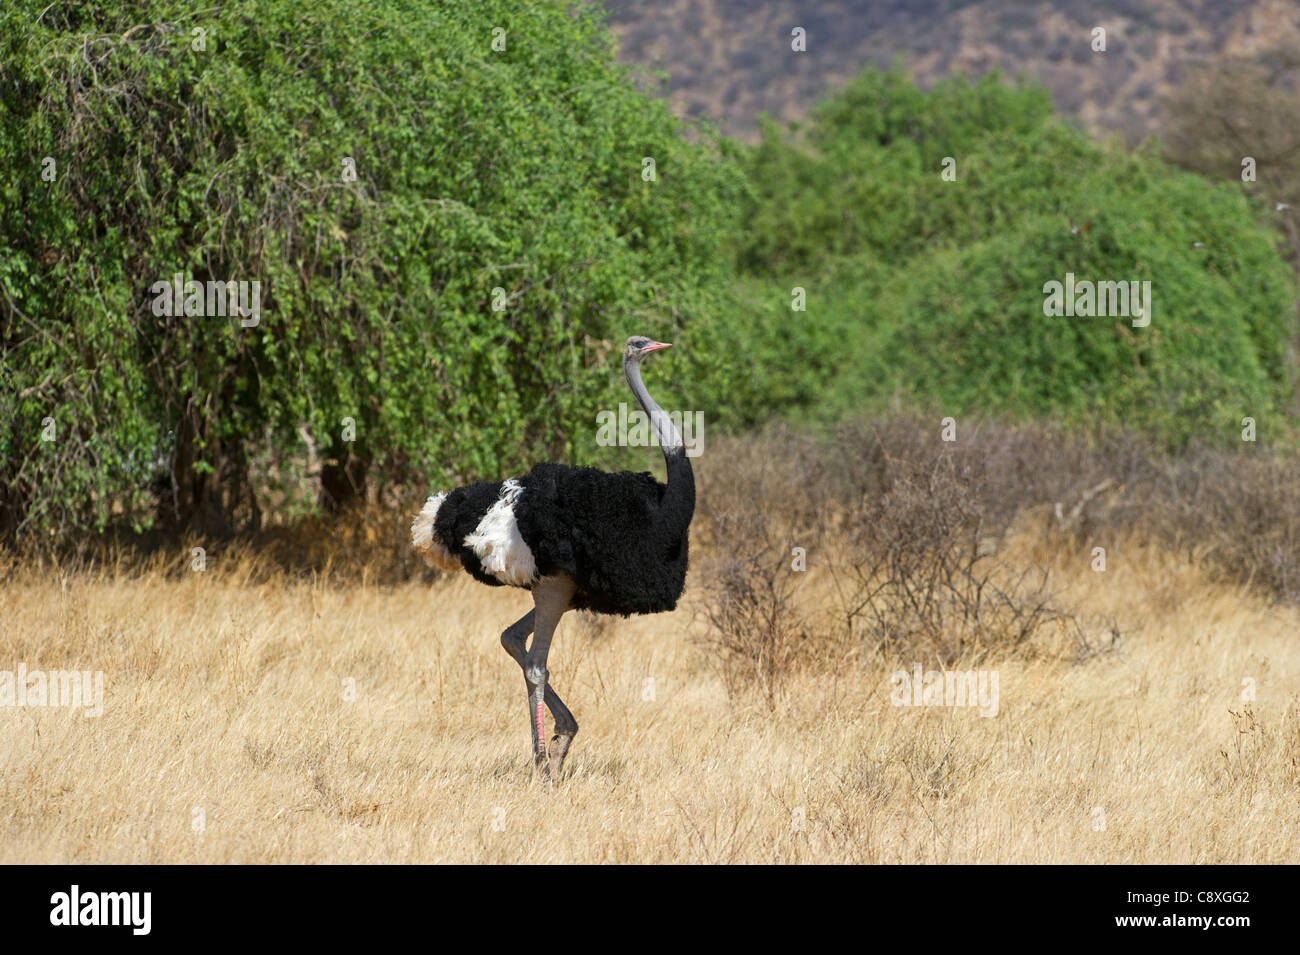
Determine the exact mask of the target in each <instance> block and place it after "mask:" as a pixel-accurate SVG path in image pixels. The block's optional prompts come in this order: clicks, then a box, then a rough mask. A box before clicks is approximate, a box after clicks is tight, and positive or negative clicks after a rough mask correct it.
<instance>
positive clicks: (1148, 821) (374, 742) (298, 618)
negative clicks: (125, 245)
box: [0, 543, 1300, 863]
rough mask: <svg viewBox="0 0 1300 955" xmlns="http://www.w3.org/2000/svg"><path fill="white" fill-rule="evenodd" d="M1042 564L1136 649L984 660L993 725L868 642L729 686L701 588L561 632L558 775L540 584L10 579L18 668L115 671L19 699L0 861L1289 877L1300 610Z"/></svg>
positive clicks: (554, 661) (1181, 571) (34, 575)
mask: <svg viewBox="0 0 1300 955" xmlns="http://www.w3.org/2000/svg"><path fill="white" fill-rule="evenodd" d="M1040 549H1041V548H1040ZM1040 559H1043V560H1046V561H1047V562H1049V563H1051V564H1052V565H1053V566H1054V567H1055V571H1054V572H1055V574H1056V582H1057V585H1058V586H1059V587H1060V588H1061V599H1062V601H1063V602H1064V604H1065V605H1066V606H1067V607H1070V608H1082V609H1086V610H1087V611H1088V613H1090V614H1094V613H1096V614H1107V615H1110V616H1113V617H1114V618H1115V619H1116V620H1118V621H1120V622H1121V625H1122V631H1123V634H1124V636H1123V638H1122V640H1121V641H1120V642H1119V644H1118V645H1117V646H1116V647H1114V648H1113V649H1111V650H1109V651H1108V652H1104V653H1101V654H1099V655H1096V656H1093V657H1091V658H1090V659H1087V660H1086V661H1084V662H1071V660H1070V658H1069V656H1068V655H1065V654H1059V653H1052V652H1048V651H1045V650H1044V651H1043V652H1025V651H1024V650H1023V649H1022V650H1021V651H1020V652H1018V653H1015V654H1010V655H1008V656H1006V657H1005V658H998V657H993V658H989V659H985V660H982V661H980V666H981V667H983V668H994V669H997V670H998V671H999V675H1000V711H999V713H998V715H997V716H996V717H994V718H984V717H981V716H980V715H978V713H977V712H976V711H974V710H970V709H946V708H940V707H931V708H902V707H895V706H892V705H891V704H890V699H889V697H890V687H889V683H888V677H889V673H890V672H891V671H892V670H894V669H896V668H897V666H902V667H904V668H907V667H910V661H886V660H883V659H881V658H879V657H878V656H873V657H871V658H869V659H862V658H859V657H858V656H857V655H855V654H852V653H841V654H837V655H835V658H834V659H833V660H831V661H829V662H826V661H823V662H822V663H819V664H817V665H813V664H808V665H806V666H805V667H804V668H803V669H801V670H799V671H797V672H795V673H793V674H792V675H791V676H790V678H789V679H788V680H787V681H786V683H785V684H784V685H783V687H782V689H781V692H780V694H779V698H778V703H777V705H776V707H775V708H774V709H773V708H770V707H769V706H768V704H767V702H766V700H765V698H764V697H763V696H761V695H760V694H753V695H747V694H742V695H740V696H738V697H736V698H730V697H729V696H728V693H727V691H726V688H725V685H724V682H723V680H722V679H721V677H720V675H719V672H718V667H717V665H716V661H715V660H712V659H710V658H709V656H708V654H707V652H706V651H705V649H704V645H703V644H702V643H701V641H700V640H698V639H697V638H698V636H699V635H700V631H701V628H702V627H703V626H704V624H703V622H702V614H700V612H699V603H698V601H699V599H700V598H699V596H698V595H699V589H700V588H699V586H698V581H697V580H696V579H695V578H692V580H691V581H690V582H689V583H688V590H687V596H686V598H685V599H684V601H683V604H682V606H681V608H680V609H679V610H678V611H677V612H675V613H673V614H668V615H661V616H657V617H644V618H633V619H629V620H613V621H612V622H611V623H610V624H609V625H608V626H604V627H600V626H593V625H592V622H591V620H590V619H589V618H584V617H581V616H579V615H576V614H569V615H568V616H566V618H565V620H564V621H563V622H562V624H561V626H560V630H559V632H558V635H557V638H556V644H555V648H554V649H553V651H552V655H551V671H552V682H553V684H554V685H555V686H556V688H557V689H558V691H559V692H560V694H561V695H562V696H563V697H564V699H565V700H566V701H567V702H568V703H569V704H570V706H571V707H572V708H573V710H574V712H575V715H576V716H577V718H578V721H579V723H580V724H581V732H580V733H579V735H578V737H577V739H576V741H575V743H574V748H573V751H572V753H571V755H570V760H569V764H568V765H567V766H566V769H565V773H564V776H563V778H562V779H561V780H560V781H559V782H558V783H556V784H553V785H550V786H547V785H546V784H543V783H540V782H535V781H534V780H533V779H532V778H531V771H530V766H531V764H530V760H529V756H528V714H527V707H526V702H525V694H524V682H523V678H522V676H521V674H520V672H519V669H518V667H517V666H516V665H515V664H514V663H513V662H512V661H511V660H510V659H509V658H508V657H507V655H506V654H505V652H504V651H502V649H501V648H500V646H499V644H498V634H499V633H500V631H501V629H502V628H503V627H504V626H505V625H506V624H508V623H510V622H511V621H513V620H514V619H516V618H517V617H519V616H520V615H521V614H522V613H523V612H524V611H525V610H526V609H527V607H528V606H529V601H528V596H527V595H526V594H525V593H523V592H521V591H517V590H507V589H488V588H485V587H482V586H480V585H478V584H476V583H474V582H473V581H472V580H470V579H469V578H467V577H457V578H440V579H438V580H436V581H435V582H434V583H433V584H432V585H429V584H427V583H426V584H420V583H408V584H401V585H397V586H381V585H375V584H366V583H342V582H337V581H333V580H331V579H330V578H328V577H319V576H318V577H317V578H316V579H314V580H310V579H308V580H304V579H301V578H299V579H291V578H288V577H285V576H282V575H272V576H271V578H270V579H269V580H266V579H265V575H264V574H263V575H260V579H261V581H262V582H250V581H252V580H254V579H257V578H254V577H251V576H250V575H252V574H253V570H254V569H255V563H256V562H255V561H253V560H252V559H250V558H248V557H247V556H244V557H235V556H231V557H228V558H224V559H213V560H211V562H210V563H209V566H208V568H207V570H206V571H205V572H203V573H191V574H187V575H185V576H184V577H179V578H178V577H177V576H176V575H175V574H172V575H170V576H169V575H166V574H163V573H160V572H145V573H130V574H128V573H116V574H111V575H103V576H94V575H84V574H83V575H72V576H63V575H61V574H60V573H59V572H58V571H57V570H48V569H47V570H44V571H38V570H34V569H30V568H17V567H10V568H9V569H8V570H9V572H8V582H7V585H6V586H5V587H4V588H3V590H0V621H2V622H3V637H2V639H0V648H2V649H3V660H4V661H9V662H7V663H0V669H3V668H9V669H12V668H14V667H15V666H16V665H17V663H18V662H25V663H26V664H27V666H28V667H29V668H36V667H43V668H45V669H60V668H67V669H70V668H85V669H96V670H102V671H104V674H105V679H106V699H105V707H104V713H103V715H102V716H101V717H99V718H97V719H91V718H86V717H85V716H83V715H82V714H80V713H78V712H68V711H66V710H58V709H43V710H42V709H33V708H17V707H6V708H0V780H2V781H3V782H2V787H3V790H2V793H0V862H4V863H194V862H200V863H354V862H355V863H379V862H397V863H410V862H547V863H551V862H706V863H716V862H854V863H860V862H908V863H911V862H937V863H947V862H962V863H1053V862H1084V863H1174V862H1178V863H1278V862H1291V863H1295V862H1298V861H1300V798H1298V791H1300V700H1298V698H1297V690H1298V689H1300V642H1298V640H1297V636H1298V631H1300V613H1297V612H1296V611H1295V610H1293V609H1275V608H1270V607H1269V606H1268V605H1266V604H1265V603H1264V602H1262V601H1261V600H1258V599H1256V598H1254V597H1252V596H1250V595H1248V594H1246V593H1245V592H1243V591H1242V590H1241V589H1240V588H1232V587H1227V586H1223V585H1219V584H1215V583H1213V582H1212V581H1210V580H1209V579H1208V578H1206V577H1204V576H1203V575H1202V574H1201V572H1200V571H1199V570H1198V569H1196V568H1195V567H1193V566H1191V565H1190V564H1188V563H1186V562H1183V561H1182V560H1180V559H1177V558H1175V557H1173V556H1171V555H1169V554H1167V553H1161V552H1159V551H1156V550H1153V549H1150V548H1147V547H1143V546H1140V545H1138V544H1136V543H1135V544H1132V545H1129V546H1127V547H1118V548H1115V550H1114V551H1113V554H1112V559H1111V562H1110V569H1109V570H1108V571H1107V572H1105V573H1092V572H1091V571H1088V570H1086V569H1085V570H1082V571H1079V570H1073V571H1072V570H1071V569H1070V568H1071V566H1073V565H1074V564H1077V565H1078V566H1080V567H1083V568H1086V566H1087V563H1086V557H1085V558H1078V557H1077V556H1076V555H1071V554H1067V553H1051V554H1047V555H1045V556H1043V555H1040ZM693 573H694V574H698V573H699V571H698V570H697V571H693ZM808 586H809V587H815V586H816V585H815V581H811V580H810V582H809V584H808ZM647 678H653V680H654V690H655V692H654V694H653V696H654V699H645V698H644V697H646V696H648V695H650V694H648V693H647V692H646V686H647V684H646V680H647ZM1244 678H1251V679H1253V680H1254V681H1255V694H1256V699H1255V700H1254V701H1253V702H1249V703H1243V700H1242V682H1243V679H1244ZM349 679H350V680H352V681H355V684H354V685H355V699H354V700H351V701H348V700H345V699H344V686H345V680H349ZM1233 712H1235V713H1238V714H1241V715H1240V716H1239V717H1234V715H1233ZM196 810H198V811H201V813H202V825H201V826H199V825H197V823H196V820H197V819H198V818H199V817H198V815H197V813H196ZM801 821H802V825H801V824H800V823H801ZM196 830H201V831H196Z"/></svg>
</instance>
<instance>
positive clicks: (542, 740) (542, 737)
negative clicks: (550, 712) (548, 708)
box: [537, 702, 546, 753]
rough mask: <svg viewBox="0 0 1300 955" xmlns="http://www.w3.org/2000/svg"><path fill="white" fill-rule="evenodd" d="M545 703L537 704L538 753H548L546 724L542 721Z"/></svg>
mask: <svg viewBox="0 0 1300 955" xmlns="http://www.w3.org/2000/svg"><path fill="white" fill-rule="evenodd" d="M545 705H546V704H545V702H540V703H538V704H537V752H539V753H545V752H546V724H545V723H544V722H543V720H542V707H543V706H545Z"/></svg>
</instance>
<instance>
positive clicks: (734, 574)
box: [693, 428, 826, 703]
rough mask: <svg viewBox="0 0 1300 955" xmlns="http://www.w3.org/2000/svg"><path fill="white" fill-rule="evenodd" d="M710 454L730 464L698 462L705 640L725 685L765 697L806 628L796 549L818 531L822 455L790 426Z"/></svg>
mask: <svg viewBox="0 0 1300 955" xmlns="http://www.w3.org/2000/svg"><path fill="white" fill-rule="evenodd" d="M778 447H779V448H780V451H781V453H780V454H774V453H773V451H774V449H776V448H778ZM715 453H719V454H721V455H722V456H724V457H725V460H726V462H727V466H726V467H725V468H723V469H721V470H716V471H715V470H712V469H710V468H707V467H706V468H703V469H701V471H702V474H701V479H700V493H699V501H700V504H699V511H698V523H697V525H696V534H695V541H694V543H693V553H694V555H695V563H696V566H697V567H700V568H702V571H703V572H702V573H700V574H699V575H698V577H697V579H699V580H702V581H703V588H704V591H705V596H706V600H705V604H704V615H705V618H706V619H707V621H708V623H709V625H710V635H709V636H708V637H707V638H706V644H707V645H708V648H709V650H710V651H711V656H712V657H713V658H714V659H717V660H719V661H720V663H721V669H722V674H723V678H724V680H725V681H726V684H727V688H728V690H729V691H730V692H732V693H735V692H737V691H738V690H741V689H748V688H749V687H751V686H756V687H758V689H759V690H760V691H761V692H762V693H764V695H765V696H766V698H767V699H768V701H769V703H771V702H774V701H775V697H776V693H777V691H778V689H779V687H780V684H781V683H782V681H783V680H784V678H785V677H786V676H787V675H788V673H789V671H790V669H791V668H792V666H793V665H794V664H795V663H796V661H797V660H798V658H799V656H800V652H801V646H802V645H803V644H804V643H805V642H806V641H807V640H808V639H809V636H810V632H811V630H812V624H811V622H810V620H809V615H808V614H807V613H806V611H805V610H804V608H802V607H801V606H800V604H799V602H798V601H797V600H796V599H795V591H796V589H797V587H798V578H797V576H796V573H795V572H793V571H792V566H793V555H792V552H793V549H794V548H795V547H797V546H804V547H805V548H807V546H808V544H809V542H810V541H811V540H814V539H820V537H821V536H822V528H823V526H824V523H825V517H826V514H825V510H824V508H823V507H822V505H823V504H824V501H822V500H821V499H820V497H819V496H818V495H817V494H815V493H809V489H810V488H813V487H817V486H819V485H820V483H821V482H822V480H823V475H822V472H821V468H822V465H823V460H822V456H821V455H820V453H819V451H818V449H817V447H816V445H815V443H814V442H813V441H812V440H811V439H810V438H808V437H807V436H802V435H798V434H795V433H794V432H792V431H791V430H789V429H788V428H780V429H777V430H773V431H770V432H768V433H767V434H766V435H764V436H763V437H761V438H758V439H732V440H730V441H728V442H727V443H726V445H725V446H724V450H722V451H721V452H715Z"/></svg>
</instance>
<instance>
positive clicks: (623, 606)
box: [434, 449, 695, 616]
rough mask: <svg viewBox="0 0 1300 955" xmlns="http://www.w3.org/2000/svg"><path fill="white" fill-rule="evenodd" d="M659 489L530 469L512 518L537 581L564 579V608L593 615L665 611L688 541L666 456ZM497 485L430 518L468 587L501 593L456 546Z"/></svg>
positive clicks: (687, 508) (566, 470)
mask: <svg viewBox="0 0 1300 955" xmlns="http://www.w3.org/2000/svg"><path fill="white" fill-rule="evenodd" d="M666 461H667V464H668V483H667V484H661V483H659V482H658V481H656V480H655V479H654V477H652V476H651V475H650V474H649V473H645V472H643V473H639V474H636V473H632V472H630V471H623V472H617V473H607V472H604V471H597V470H596V469H594V468H585V467H571V466H569V465H564V464H538V465H536V466H535V467H534V468H533V469H532V470H531V471H529V472H528V473H527V474H526V475H524V476H523V477H522V478H520V479H519V484H520V486H521V487H522V489H523V490H522V493H521V494H520V495H519V498H518V500H517V501H516V502H515V504H514V506H513V508H512V510H513V513H514V517H515V522H516V524H517V526H518V528H519V534H520V537H522V538H523V541H524V543H525V544H527V545H528V548H529V549H530V550H531V551H532V554H533V559H534V561H535V562H536V564H537V573H538V575H539V576H543V577H545V576H551V575H554V574H559V573H563V574H567V575H568V576H569V577H571V578H572V579H573V580H574V582H575V583H576V585H577V590H576V592H575V594H574V597H573V600H572V604H571V605H572V606H573V607H574V608H577V609H588V610H594V611H596V612H598V613H611V614H621V615H623V616H627V615H628V614H634V613H659V612H661V611H666V610H672V609H674V608H675V607H676V606H677V600H678V598H679V597H680V596H681V594H682V590H683V588H684V586H685V583H686V567H687V562H688V550H689V547H688V536H689V530H690V523H691V517H692V516H693V514H694V511H695V483H694V476H693V474H692V473H691V466H690V462H689V461H688V460H687V458H686V455H685V454H683V453H682V452H681V450H680V449H678V450H677V451H676V452H675V453H670V454H668V455H666ZM501 488H502V482H500V481H497V482H480V483H478V484H470V485H467V486H465V487H460V488H457V489H456V490H454V491H452V492H451V493H449V494H448V495H447V499H446V500H445V501H444V502H443V504H442V506H441V508H440V509H439V510H438V516H437V520H436V521H435V523H434V531H435V533H436V534H437V536H438V537H439V539H440V540H441V541H442V542H443V543H444V544H445V545H446V546H447V548H448V549H449V550H451V551H452V552H453V553H455V554H457V555H458V556H459V557H460V559H461V562H462V563H463V564H464V567H465V569H466V570H467V571H469V573H470V574H472V575H473V576H474V578H475V579H476V580H480V581H482V582H483V583H485V584H491V585H494V586H500V585H501V581H499V580H497V579H496V578H495V577H493V576H492V575H490V574H488V573H486V572H485V571H484V570H483V568H482V565H481V564H480V562H479V560H478V557H477V556H476V555H475V553H474V551H473V550H472V549H470V548H469V547H467V546H465V538H466V536H468V535H469V534H472V533H473V532H474V529H475V528H476V527H477V526H478V524H479V521H481V520H482V519H483V515H484V514H486V513H487V510H488V509H489V508H490V507H491V506H492V505H493V504H494V503H495V502H496V500H497V498H498V496H499V495H500V493H501Z"/></svg>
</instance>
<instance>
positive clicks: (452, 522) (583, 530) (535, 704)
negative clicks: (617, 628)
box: [411, 335, 695, 777]
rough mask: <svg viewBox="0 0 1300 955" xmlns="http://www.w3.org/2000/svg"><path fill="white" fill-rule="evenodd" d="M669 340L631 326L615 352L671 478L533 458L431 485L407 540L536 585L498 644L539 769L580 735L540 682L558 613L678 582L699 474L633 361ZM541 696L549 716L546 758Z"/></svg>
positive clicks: (601, 606)
mask: <svg viewBox="0 0 1300 955" xmlns="http://www.w3.org/2000/svg"><path fill="white" fill-rule="evenodd" d="M668 347H670V344H669V343H667V342H657V341H653V340H651V339H649V338H646V337H645V336H643V335H634V336H633V337H631V338H629V339H628V340H627V345H626V347H625V348H624V350H623V374H624V375H625V376H626V378H627V383H628V386H629V387H630V388H631V389H632V393H633V394H634V395H636V398H637V401H639V402H640V403H641V407H642V408H643V409H644V410H645V413H646V414H647V415H648V416H649V418H650V422H651V426H652V427H653V428H654V430H655V434H656V435H657V436H658V439H659V443H660V446H661V447H662V448H663V452H664V463H665V464H666V465H667V471H668V474H667V480H668V483H667V484H660V483H659V482H658V481H656V480H655V479H654V478H653V477H651V476H650V475H649V474H648V473H644V472H643V473H641V474H633V473H631V472H628V471H622V472H619V473H617V474H607V473H605V472H603V471H597V470H595V469H594V468H575V467H569V466H567V465H564V464H538V465H536V466H534V467H533V469H532V470H531V471H529V472H528V473H527V474H525V475H524V476H523V477H521V478H517V479H516V478H510V479H508V480H505V481H496V482H489V481H482V482H479V483H477V484H470V485H468V486H466V487H458V488H456V489H455V490H453V491H451V492H450V493H447V492H443V493H441V494H435V495H434V496H433V497H431V498H429V500H428V501H426V502H425V505H424V508H423V510H421V511H420V513H419V515H418V516H417V517H416V518H415V521H414V522H413V523H412V524H411V543H412V544H413V545H414V546H415V550H416V551H417V552H418V553H419V554H420V555H421V556H422V557H423V558H424V559H425V561H427V562H428V563H429V564H430V565H432V566H434V567H441V568H442V569H444V570H459V569H462V568H463V569H465V570H467V571H468V572H469V573H470V575H471V576H472V577H474V578H475V579H476V580H480V581H482V582H483V583H485V584H489V585H491V586H494V587H499V586H501V585H503V584H508V585H510V586H512V587H523V588H524V589H525V590H531V591H532V593H533V609H532V610H530V611H528V613H526V614H524V616H523V617H521V618H520V619H519V620H517V621H515V622H514V623H513V624H511V625H510V626H509V627H507V628H506V630H505V632H504V633H502V634H501V645H502V646H503V647H505V649H506V652H507V653H509V654H510V655H511V656H512V657H514V659H515V662H517V663H518V664H519V666H520V667H521V668H522V669H523V671H524V681H525V683H526V684H527V687H528V719H529V723H530V724H531V727H532V735H533V765H534V767H535V769H536V770H537V771H539V772H540V773H541V774H542V776H543V777H546V776H553V777H558V776H559V774H560V769H561V767H563V765H564V757H565V756H566V755H567V753H568V751H569V744H570V743H572V742H573V737H574V735H575V734H576V733H577V732H578V723H577V721H576V720H574V718H573V714H572V713H570V712H569V708H568V707H567V706H565V705H564V702H563V701H562V700H561V699H560V697H559V694H557V693H556V692H555V690H553V689H552V688H551V686H550V684H549V683H548V682H547V680H548V678H549V673H548V671H547V669H546V656H547V654H548V652H549V651H550V648H551V637H552V636H553V635H554V633H555V627H556V624H558V623H559V622H560V617H561V616H562V615H563V614H564V612H565V611H566V610H569V609H587V610H592V611H595V612H596V613H616V614H621V615H622V616H627V615H628V614H633V613H659V612H660V611H664V610H672V609H673V608H674V607H676V606H677V598H678V597H680V596H681V594H682V587H683V585H684V583H685V581H686V551H687V533H688V530H689V528H690V523H691V516H692V514H693V513H694V511H695V479H694V476H693V475H692V473H691V465H690V461H689V460H688V459H687V457H686V454H685V449H684V448H683V446H682V437H681V435H680V434H679V433H678V431H677V429H676V428H675V427H674V426H673V424H672V422H671V421H670V420H669V418H668V415H666V414H665V413H664V411H663V409H662V408H660V407H659V405H657V404H656V403H655V401H654V399H653V398H651V397H650V395H649V394H648V393H647V392H646V390H645V385H644V384H642V383H641V360H642V359H643V358H645V356H646V355H649V354H651V353H652V352H655V351H658V350H659V349H661V348H668ZM530 633H532V634H534V636H533V642H532V646H531V647H530V648H528V649H527V650H525V647H524V644H525V641H526V640H527V639H528V635H529V634H530ZM543 703H545V704H546V706H547V707H549V708H550V710H551V715H552V716H553V717H554V719H555V736H553V737H552V738H551V750H550V757H549V761H548V758H547V750H546V729H545V724H544V723H543V711H542V704H543Z"/></svg>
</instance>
